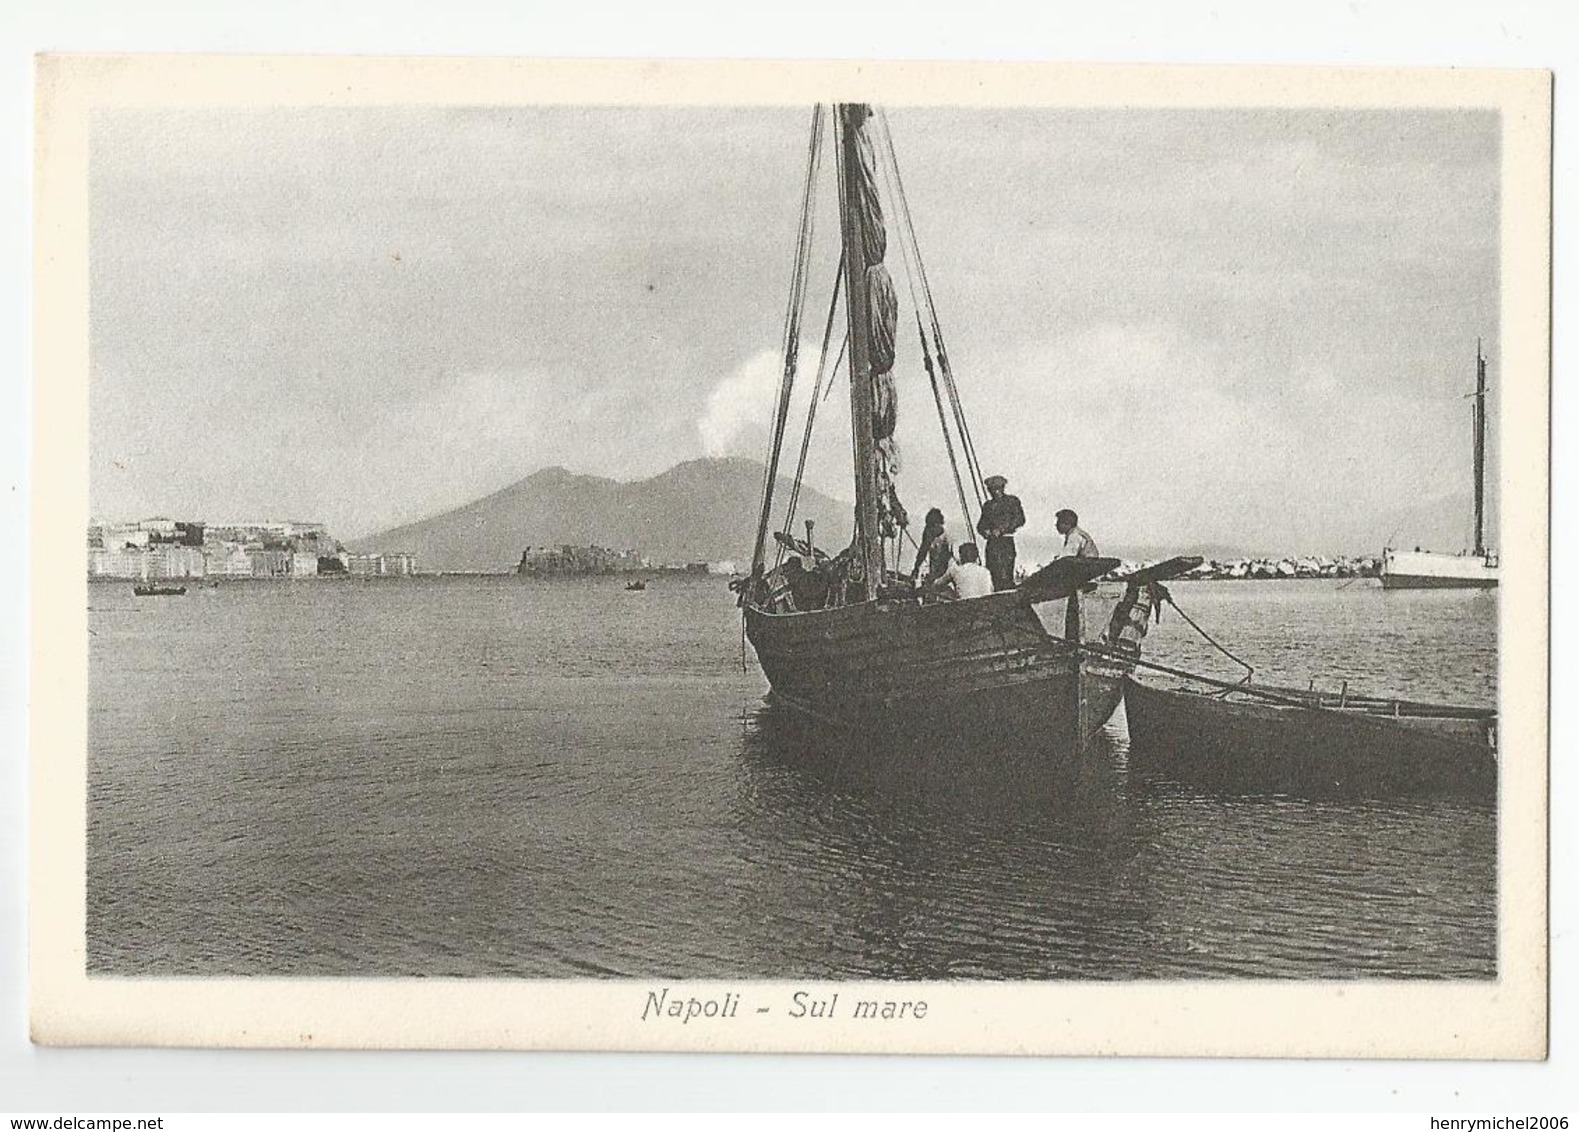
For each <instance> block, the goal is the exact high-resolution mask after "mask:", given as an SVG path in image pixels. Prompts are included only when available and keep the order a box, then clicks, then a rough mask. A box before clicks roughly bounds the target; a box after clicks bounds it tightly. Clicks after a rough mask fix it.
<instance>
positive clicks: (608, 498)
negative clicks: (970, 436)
mask: <svg viewBox="0 0 1579 1132" xmlns="http://www.w3.org/2000/svg"><path fill="white" fill-rule="evenodd" d="M762 475H763V467H762V465H761V464H760V463H757V462H756V461H754V460H745V459H739V458H729V459H712V460H691V461H687V462H686V463H683V464H679V465H676V466H675V467H673V468H670V469H669V470H668V471H667V472H664V473H662V474H661V475H657V476H653V477H652V478H651V479H645V480H635V481H632V482H629V483H622V482H620V481H618V480H612V479H607V478H605V477H602V476H586V475H577V474H575V473H572V472H568V471H566V470H565V469H564V468H545V469H544V470H542V471H540V472H535V473H533V474H532V475H530V476H527V477H526V478H525V479H523V480H520V481H518V482H516V483H514V484H511V485H510V486H509V487H507V488H504V489H503V490H501V491H496V492H494V493H493V494H492V495H489V496H486V497H484V498H482V499H479V500H476V501H475V502H473V503H468V504H466V505H465V506H463V507H458V508H456V509H455V510H453V511H446V512H445V513H443V514H442V515H435V516H433V517H432V518H429V519H423V520H422V521H420V522H416V523H410V524H407V525H406V526H401V527H396V528H394V529H393V530H389V531H384V532H382V533H380V534H376V535H369V536H367V537H366V538H362V539H358V540H354V541H353V542H352V544H351V546H352V549H354V550H361V551H375V552H391V551H412V552H414V553H415V554H416V556H417V564H418V568H419V569H421V570H424V571H434V570H453V571H485V570H487V571H502V570H510V569H514V567H515V566H516V564H517V563H519V562H520V560H521V552H522V551H523V550H525V549H526V548H527V547H529V546H558V545H562V544H566V543H569V544H572V545H576V546H586V545H597V546H605V547H609V548H611V549H615V550H622V549H631V550H637V551H640V552H641V553H643V554H645V555H647V556H648V557H649V558H651V559H652V560H653V561H654V562H659V563H662V562H672V563H682V562H703V561H705V562H718V561H723V560H732V561H735V562H740V563H743V562H745V561H746V560H748V559H749V558H750V556H751V544H752V540H753V539H754V538H755V536H756V520H757V508H758V505H759V500H760V493H761V490H762ZM789 491H790V483H789V481H788V480H787V479H786V478H784V477H783V476H781V477H779V482H778V487H777V489H776V491H775V493H774V498H775V500H776V501H777V502H778V508H777V509H776V510H775V514H774V521H775V523H778V522H780V521H782V518H781V517H782V514H783V511H782V507H783V501H784V500H786V499H787V498H788V496H789ZM851 509H852V508H851V504H849V503H846V502H841V501H839V500H836V499H832V498H830V497H828V496H826V495H824V494H822V493H821V492H819V491H817V490H816V489H814V488H811V487H806V486H802V488H801V497H800V505H799V508H798V509H797V519H796V524H795V526H796V532H797V533H800V532H801V530H802V526H801V520H804V519H812V520H814V521H815V522H816V524H817V541H818V544H819V545H822V546H826V547H828V548H830V549H837V548H842V547H843V546H844V544H845V543H846V542H847V541H848V539H849V537H850V523H851ZM1468 514H1469V505H1468V500H1467V499H1461V498H1460V497H1458V496H1455V495H1449V496H1444V497H1438V498H1433V499H1422V500H1416V501H1412V502H1411V503H1410V504H1408V505H1406V506H1402V507H1398V508H1395V509H1392V510H1390V511H1387V512H1384V513H1381V514H1376V515H1370V516H1355V517H1354V519H1353V521H1352V525H1353V527H1354V529H1353V530H1352V531H1345V532H1343V533H1344V535H1345V537H1342V538H1339V539H1337V540H1336V544H1335V545H1334V546H1332V547H1314V548H1311V547H1303V546H1286V547H1277V546H1265V547H1263V546H1251V547H1245V546H1228V545H1221V544H1202V545H1188V546H1186V545H1177V546H1168V545H1158V546H1139V545H1136V546H1130V545H1124V544H1110V543H1109V542H1107V541H1104V540H1102V539H1101V538H1100V537H1099V538H1098V544H1099V545H1100V546H1101V548H1102V551H1103V553H1104V554H1110V555H1114V556H1115V557H1119V558H1124V559H1128V560H1131V561H1151V560H1156V559H1161V558H1167V557H1171V556H1172V555H1174V554H1199V555H1201V556H1203V557H1205V558H1209V559H1217V560H1219V561H1223V560H1230V559H1235V558H1248V557H1266V556H1271V557H1281V556H1283V555H1287V554H1294V553H1317V552H1321V553H1337V552H1339V551H1344V552H1347V553H1367V554H1379V553H1381V549H1382V545H1383V543H1384V542H1386V541H1387V540H1388V538H1389V536H1391V537H1392V538H1393V539H1394V540H1396V542H1397V545H1398V546H1400V547H1410V546H1415V545H1422V546H1426V547H1428V548H1434V549H1437V550H1458V549H1461V544H1462V543H1463V542H1464V539H1465V535H1464V533H1463V529H1464V528H1465V527H1466V526H1467V523H1466V517H1467V516H1468ZM1492 540H1493V544H1494V542H1495V535H1493V536H1492ZM1018 541H1019V551H1020V558H1021V560H1022V561H1025V562H1044V561H1047V560H1048V559H1050V558H1052V557H1053V556H1054V555H1055V554H1056V553H1057V551H1058V547H1059V546H1060V545H1061V541H1060V540H1059V539H1058V538H1057V537H1056V536H1054V535H1052V533H1051V532H1048V533H1047V534H1045V535H1044V534H1041V533H1040V532H1032V533H1025V532H1022V533H1021V537H1020V538H1019V540H1018Z"/></svg>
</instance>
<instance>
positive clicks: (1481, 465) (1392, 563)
mask: <svg viewBox="0 0 1579 1132" xmlns="http://www.w3.org/2000/svg"><path fill="white" fill-rule="evenodd" d="M1470 396H1471V397H1473V398H1474V405H1473V412H1474V421H1473V423H1474V437H1475V439H1474V444H1475V549H1474V550H1473V551H1471V552H1470V553H1468V554H1442V553H1440V552H1437V551H1430V550H1419V549H1415V550H1412V551H1410V550H1393V549H1392V548H1391V547H1389V548H1387V549H1385V550H1383V551H1382V588H1383V589H1388V590H1404V589H1486V588H1489V587H1492V586H1495V585H1496V584H1497V554H1496V552H1495V551H1491V550H1487V549H1486V523H1485V519H1486V359H1485V357H1483V356H1482V355H1481V352H1480V342H1479V340H1477V341H1476V342H1475V392H1474V393H1472V394H1470Z"/></svg>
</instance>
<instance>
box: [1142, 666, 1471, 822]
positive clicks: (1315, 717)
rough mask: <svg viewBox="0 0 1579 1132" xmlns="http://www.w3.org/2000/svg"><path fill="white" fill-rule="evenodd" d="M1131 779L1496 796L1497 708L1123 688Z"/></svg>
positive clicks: (1309, 790) (1256, 691) (1308, 790)
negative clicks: (1134, 774)
mask: <svg viewBox="0 0 1579 1132" xmlns="http://www.w3.org/2000/svg"><path fill="white" fill-rule="evenodd" d="M1124 705H1125V713H1126V715H1127V717H1128V719H1129V734H1130V760H1131V766H1132V767H1134V768H1135V769H1136V770H1139V771H1142V772H1146V771H1153V772H1160V773H1161V774H1163V775H1164V776H1166V777H1168V778H1172V779H1174V780H1175V781H1179V782H1186V783H1189V784H1191V785H1200V786H1209V787H1215V788H1220V789H1229V790H1250V791H1268V792H1272V793H1292V794H1321V795H1344V794H1348V795H1377V794H1384V795H1385V794H1391V795H1400V794H1432V793H1453V794H1472V795H1477V796H1491V795H1494V794H1495V792H1496V787H1497V754H1496V742H1497V712H1496V709H1495V708H1474V707H1455V706H1451V705H1447V704H1428V703H1416V702H1412V701H1409V700H1398V699H1388V698H1383V697H1376V696H1357V695H1349V694H1348V693H1347V691H1344V692H1341V693H1337V694H1334V693H1331V692H1327V693H1320V692H1316V691H1313V690H1299V689H1290V688H1273V687H1259V686H1251V685H1245V686H1244V687H1242V688H1234V687H1231V686H1226V687H1223V688H1218V689H1217V690H1215V691H1210V690H1208V691H1195V690H1189V689H1174V688H1161V687H1157V686H1156V685H1153V684H1149V683H1143V682H1142V681H1140V680H1136V679H1134V678H1133V677H1131V678H1130V679H1128V680H1126V681H1125V684H1124Z"/></svg>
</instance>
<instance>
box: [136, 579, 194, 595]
mask: <svg viewBox="0 0 1579 1132" xmlns="http://www.w3.org/2000/svg"><path fill="white" fill-rule="evenodd" d="M132 593H134V594H136V595H137V596H138V597H180V596H181V595H182V594H184V593H186V587H185V586H161V585H160V584H159V583H158V582H144V583H142V584H140V585H135V586H133V587H132Z"/></svg>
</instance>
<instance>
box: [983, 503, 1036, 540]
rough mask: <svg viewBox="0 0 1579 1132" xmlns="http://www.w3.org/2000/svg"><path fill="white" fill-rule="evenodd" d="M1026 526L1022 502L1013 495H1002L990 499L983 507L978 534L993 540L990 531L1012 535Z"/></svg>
mask: <svg viewBox="0 0 1579 1132" xmlns="http://www.w3.org/2000/svg"><path fill="white" fill-rule="evenodd" d="M1023 526H1025V511H1024V509H1023V508H1022V507H1021V506H1020V501H1019V500H1018V499H1017V498H1015V497H1014V496H1012V495H1000V496H998V498H996V499H989V500H987V502H985V503H983V504H982V505H981V522H979V523H977V524H976V532H977V533H978V534H980V535H982V536H983V537H984V538H991V537H992V536H990V535H988V534H987V532H988V531H994V530H995V531H1002V532H1003V533H1004V534H1006V535H1012V534H1014V532H1015V531H1017V530H1019V529H1020V528H1021V527H1023Z"/></svg>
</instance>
